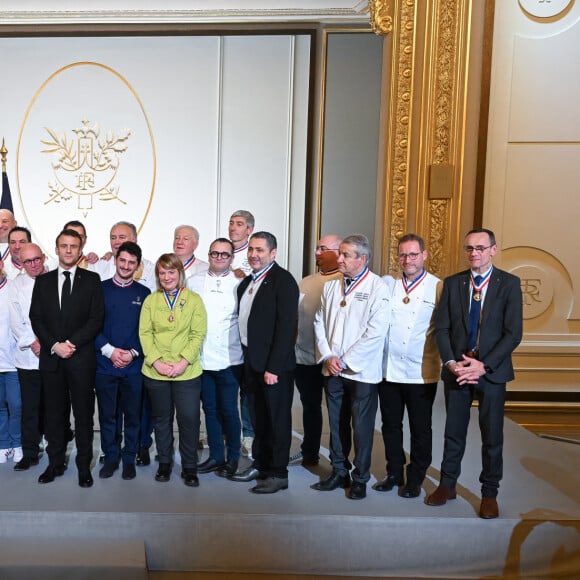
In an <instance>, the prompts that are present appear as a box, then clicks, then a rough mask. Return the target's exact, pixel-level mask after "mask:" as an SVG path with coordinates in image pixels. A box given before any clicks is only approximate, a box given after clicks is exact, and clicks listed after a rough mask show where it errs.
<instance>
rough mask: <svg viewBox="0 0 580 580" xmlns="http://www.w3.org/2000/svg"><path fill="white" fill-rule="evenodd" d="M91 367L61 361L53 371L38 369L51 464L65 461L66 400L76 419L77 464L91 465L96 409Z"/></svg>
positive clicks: (85, 466) (78, 465) (81, 468)
mask: <svg viewBox="0 0 580 580" xmlns="http://www.w3.org/2000/svg"><path fill="white" fill-rule="evenodd" d="M95 371H96V369H94V368H78V367H71V366H70V365H68V364H67V361H60V363H59V366H58V369H57V370H56V371H41V375H42V384H43V388H44V424H45V435H46V439H47V441H48V448H47V453H48V460H49V464H50V465H58V466H59V465H64V463H65V453H66V443H67V441H66V435H67V433H68V430H69V425H70V423H69V419H70V418H69V415H68V401H69V397H70V404H71V406H72V411H73V415H74V419H75V443H76V448H77V457H76V465H77V468H78V469H79V471H83V470H87V469H90V465H91V461H92V459H93V415H94V413H95Z"/></svg>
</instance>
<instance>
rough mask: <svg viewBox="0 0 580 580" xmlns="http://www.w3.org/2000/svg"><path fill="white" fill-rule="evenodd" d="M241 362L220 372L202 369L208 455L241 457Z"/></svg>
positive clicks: (223, 458) (220, 458)
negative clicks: (239, 397) (239, 398)
mask: <svg viewBox="0 0 580 580" xmlns="http://www.w3.org/2000/svg"><path fill="white" fill-rule="evenodd" d="M241 372H242V365H239V366H232V367H228V368H227V369H222V370H219V371H203V374H202V375H201V402H202V404H203V412H204V413H205V427H206V429H207V439H208V443H209V456H210V458H211V459H215V460H216V461H220V462H222V461H224V460H225V458H226V453H225V447H224V437H223V436H224V435H225V438H226V445H227V459H228V461H238V459H239V458H240V430H241V423H240V414H239V412H238V393H239V390H240V383H239V378H240V376H241Z"/></svg>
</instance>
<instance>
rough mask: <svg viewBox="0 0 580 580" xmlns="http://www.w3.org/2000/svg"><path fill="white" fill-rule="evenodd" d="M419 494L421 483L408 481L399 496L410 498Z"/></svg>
mask: <svg viewBox="0 0 580 580" xmlns="http://www.w3.org/2000/svg"><path fill="white" fill-rule="evenodd" d="M420 495H421V484H420V483H409V482H407V485H405V487H404V488H403V491H402V492H401V497H406V498H412V497H419V496H420Z"/></svg>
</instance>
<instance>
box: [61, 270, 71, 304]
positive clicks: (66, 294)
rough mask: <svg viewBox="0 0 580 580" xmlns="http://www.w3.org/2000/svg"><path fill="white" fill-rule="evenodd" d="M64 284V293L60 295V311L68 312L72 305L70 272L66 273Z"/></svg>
mask: <svg viewBox="0 0 580 580" xmlns="http://www.w3.org/2000/svg"><path fill="white" fill-rule="evenodd" d="M63 275H64V282H63V284H62V291H61V293H60V311H61V312H66V310H67V308H68V306H69V305H70V291H71V283H70V272H67V271H64V272H63Z"/></svg>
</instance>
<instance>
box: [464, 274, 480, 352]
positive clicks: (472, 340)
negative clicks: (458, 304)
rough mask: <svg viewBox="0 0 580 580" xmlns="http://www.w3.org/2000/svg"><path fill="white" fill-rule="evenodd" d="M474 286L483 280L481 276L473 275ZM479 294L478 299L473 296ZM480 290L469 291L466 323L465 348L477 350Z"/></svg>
mask: <svg viewBox="0 0 580 580" xmlns="http://www.w3.org/2000/svg"><path fill="white" fill-rule="evenodd" d="M473 282H474V284H475V286H476V287H477V286H479V285H480V284H481V283H482V282H483V276H475V278H474V279H473ZM476 295H479V298H480V299H479V300H476V299H475V296H476ZM481 298H483V296H482V294H481V292H476V291H475V288H473V289H472V292H471V307H470V308H469V323H468V325H467V350H468V351H474V352H475V351H476V350H479V344H478V335H479V316H480V313H481Z"/></svg>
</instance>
